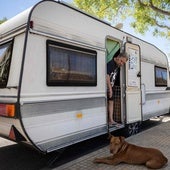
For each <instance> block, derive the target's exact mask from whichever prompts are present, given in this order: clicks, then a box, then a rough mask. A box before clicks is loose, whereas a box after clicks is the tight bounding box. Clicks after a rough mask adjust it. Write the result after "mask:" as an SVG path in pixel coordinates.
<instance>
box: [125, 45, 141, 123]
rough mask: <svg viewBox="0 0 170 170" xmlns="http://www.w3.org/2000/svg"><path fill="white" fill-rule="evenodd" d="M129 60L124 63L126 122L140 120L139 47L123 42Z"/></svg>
mask: <svg viewBox="0 0 170 170" xmlns="http://www.w3.org/2000/svg"><path fill="white" fill-rule="evenodd" d="M125 50H126V52H127V53H128V56H129V60H128V62H127V63H126V123H127V124H130V123H134V122H138V121H141V117H142V115H141V114H142V113H141V107H142V106H141V64H140V62H141V58H140V57H141V56H140V47H139V46H138V45H135V44H131V43H125Z"/></svg>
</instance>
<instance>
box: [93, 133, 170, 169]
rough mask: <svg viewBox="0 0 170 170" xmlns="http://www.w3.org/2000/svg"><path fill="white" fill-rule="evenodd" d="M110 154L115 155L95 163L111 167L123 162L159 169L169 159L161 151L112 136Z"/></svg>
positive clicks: (99, 159)
mask: <svg viewBox="0 0 170 170" xmlns="http://www.w3.org/2000/svg"><path fill="white" fill-rule="evenodd" d="M110 152H111V153H112V154H113V155H112V156H109V157H104V158H96V159H94V162H95V163H105V164H110V165H111V164H112V165H117V164H119V163H121V162H124V163H128V164H144V165H146V166H147V167H148V168H152V169H159V168H161V167H163V166H164V165H165V164H166V163H167V162H168V159H167V158H166V157H165V156H164V155H163V154H162V153H161V152H160V151H159V150H157V149H153V148H144V147H140V146H136V145H133V144H129V143H128V142H126V141H125V138H124V137H114V136H111V139H110Z"/></svg>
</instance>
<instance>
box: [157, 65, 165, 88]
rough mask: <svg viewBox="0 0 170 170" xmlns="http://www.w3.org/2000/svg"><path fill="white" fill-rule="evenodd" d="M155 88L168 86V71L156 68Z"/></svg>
mask: <svg viewBox="0 0 170 170" xmlns="http://www.w3.org/2000/svg"><path fill="white" fill-rule="evenodd" d="M155 86H167V69H166V68H162V67H157V66H155Z"/></svg>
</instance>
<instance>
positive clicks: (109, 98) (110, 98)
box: [107, 87, 116, 100]
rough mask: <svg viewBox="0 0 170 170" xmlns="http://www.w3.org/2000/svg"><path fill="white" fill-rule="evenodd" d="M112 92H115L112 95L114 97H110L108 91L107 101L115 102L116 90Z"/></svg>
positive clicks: (113, 89)
mask: <svg viewBox="0 0 170 170" xmlns="http://www.w3.org/2000/svg"><path fill="white" fill-rule="evenodd" d="M112 91H113V93H112V96H111V97H109V91H107V99H108V100H114V98H115V93H116V90H115V88H114V87H113V88H112Z"/></svg>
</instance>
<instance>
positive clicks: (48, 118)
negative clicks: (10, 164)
mask: <svg viewBox="0 0 170 170" xmlns="http://www.w3.org/2000/svg"><path fill="white" fill-rule="evenodd" d="M122 44H123V45H122ZM120 48H124V49H125V50H126V51H127V53H128V55H129V60H128V62H127V64H126V66H124V68H121V70H120V73H119V80H118V81H117V83H116V86H115V88H117V95H115V97H116V98H115V102H114V103H115V106H114V107H115V110H114V119H115V120H116V121H118V122H119V123H121V126H120V128H124V127H128V128H129V129H128V130H129V133H131V134H133V133H135V132H134V131H135V130H137V129H138V125H139V123H140V122H142V121H144V120H147V119H149V118H151V117H153V116H159V115H162V114H165V113H169V109H170V89H169V86H170V82H169V68H168V60H167V57H166V55H165V54H164V53H163V52H161V51H160V50H159V49H158V48H156V47H155V46H154V45H151V44H149V43H147V42H145V41H142V40H140V39H138V38H136V37H134V36H132V35H130V34H128V33H126V32H123V31H121V30H119V29H116V28H114V27H112V26H111V25H109V24H108V23H105V22H103V21H101V20H98V19H96V18H94V17H92V16H89V15H88V14H86V13H83V12H82V11H79V10H78V9H75V8H73V7H71V6H68V5H67V4H64V3H62V2H56V1H51V0H50V1H49V0H47V1H42V2H39V3H38V4H36V5H35V6H34V7H32V8H30V9H28V10H26V11H24V12H22V13H21V14H19V15H17V16H15V17H14V18H11V19H10V20H8V21H6V22H5V23H3V24H1V25H0V136H2V137H4V138H8V139H11V140H14V141H16V142H24V143H28V144H30V145H32V146H34V147H35V148H37V149H38V150H40V151H42V152H45V153H46V152H51V151H54V150H56V149H59V148H63V147H65V146H68V145H71V144H73V143H76V142H79V141H83V140H86V139H89V138H92V137H95V136H98V135H101V134H105V133H107V132H108V131H112V132H113V131H114V130H116V129H117V128H116V127H109V126H108V118H107V117H108V115H107V87H106V67H107V61H109V60H110V59H112V57H113V56H114V55H116V53H119V52H120V50H121V49H120ZM131 130H132V131H131Z"/></svg>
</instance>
